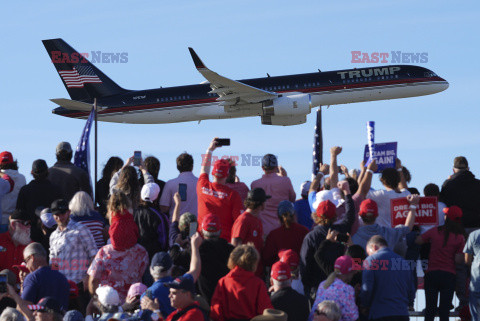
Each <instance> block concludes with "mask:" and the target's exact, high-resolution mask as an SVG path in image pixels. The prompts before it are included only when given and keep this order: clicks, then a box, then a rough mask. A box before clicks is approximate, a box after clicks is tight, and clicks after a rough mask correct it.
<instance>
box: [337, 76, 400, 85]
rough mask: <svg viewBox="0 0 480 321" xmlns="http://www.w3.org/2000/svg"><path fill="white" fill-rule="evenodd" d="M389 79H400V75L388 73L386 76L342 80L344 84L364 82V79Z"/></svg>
mask: <svg viewBox="0 0 480 321" xmlns="http://www.w3.org/2000/svg"><path fill="white" fill-rule="evenodd" d="M388 79H398V75H386V76H377V77H364V78H353V79H344V80H342V83H343V84H351V83H357V82H364V81H372V80H388Z"/></svg>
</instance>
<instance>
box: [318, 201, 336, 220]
mask: <svg viewBox="0 0 480 321" xmlns="http://www.w3.org/2000/svg"><path fill="white" fill-rule="evenodd" d="M316 213H317V216H318V217H319V218H325V219H327V220H331V219H333V218H334V217H335V215H336V214H337V208H336V207H335V205H334V204H333V203H332V202H330V201H328V200H326V201H323V202H321V203H320V204H318V207H317V210H316Z"/></svg>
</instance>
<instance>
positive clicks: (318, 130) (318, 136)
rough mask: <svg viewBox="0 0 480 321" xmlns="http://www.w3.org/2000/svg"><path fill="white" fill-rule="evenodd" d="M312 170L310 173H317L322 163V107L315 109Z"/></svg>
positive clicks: (314, 174)
mask: <svg viewBox="0 0 480 321" xmlns="http://www.w3.org/2000/svg"><path fill="white" fill-rule="evenodd" d="M313 137H314V138H313V170H312V175H313V177H315V176H316V175H317V174H318V170H319V166H320V163H323V138H322V107H319V108H318V110H317V124H316V125H315V135H314V136H313Z"/></svg>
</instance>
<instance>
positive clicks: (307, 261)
mask: <svg viewBox="0 0 480 321" xmlns="http://www.w3.org/2000/svg"><path fill="white" fill-rule="evenodd" d="M337 186H338V188H339V189H340V190H341V191H342V192H343V194H344V195H345V213H346V214H345V219H344V220H342V221H341V222H338V223H337V222H336V219H337V214H336V207H335V205H334V204H333V203H332V202H330V201H328V200H326V201H323V202H321V203H320V204H319V205H318V207H317V209H316V211H315V212H314V213H313V214H312V218H313V220H314V223H315V227H314V228H313V230H312V231H310V232H309V233H308V234H307V235H306V236H305V238H304V240H303V243H302V249H301V250H300V276H301V278H302V282H303V286H304V287H305V295H306V296H307V297H309V298H311V299H313V297H314V296H315V291H316V289H317V287H318V284H320V282H321V281H322V280H324V279H326V278H327V275H325V273H324V272H323V271H322V270H321V269H320V267H319V266H318V264H317V262H316V261H315V251H316V250H317V248H318V247H319V246H320V243H322V241H323V240H325V238H326V236H327V233H328V230H329V229H332V230H335V231H337V232H339V233H343V234H346V233H350V231H351V228H352V226H353V223H354V222H355V204H354V203H353V199H352V194H351V192H350V187H349V185H348V182H347V181H341V182H338V184H337Z"/></svg>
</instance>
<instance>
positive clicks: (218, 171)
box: [212, 159, 230, 178]
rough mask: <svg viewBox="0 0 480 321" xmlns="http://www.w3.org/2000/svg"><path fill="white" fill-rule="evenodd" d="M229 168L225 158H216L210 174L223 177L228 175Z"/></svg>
mask: <svg viewBox="0 0 480 321" xmlns="http://www.w3.org/2000/svg"><path fill="white" fill-rule="evenodd" d="M229 170H230V162H229V161H228V160H226V159H218V160H217V161H215V164H213V170H212V175H213V176H217V177H218V178H224V177H227V176H228V171H229Z"/></svg>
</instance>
